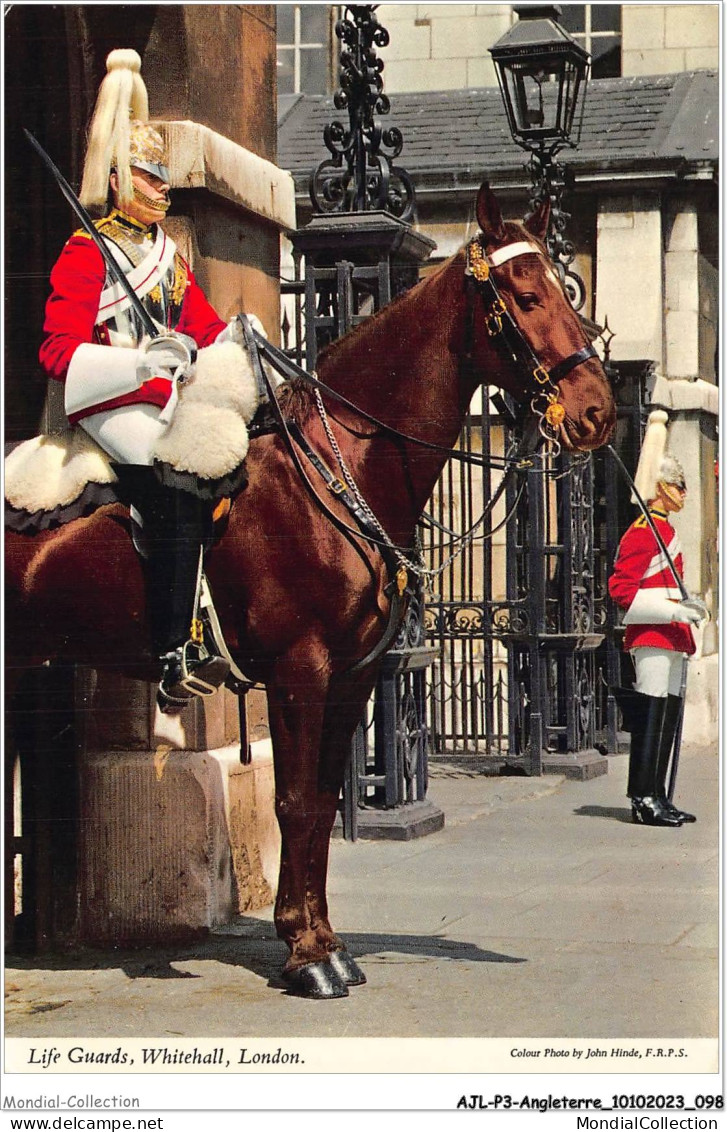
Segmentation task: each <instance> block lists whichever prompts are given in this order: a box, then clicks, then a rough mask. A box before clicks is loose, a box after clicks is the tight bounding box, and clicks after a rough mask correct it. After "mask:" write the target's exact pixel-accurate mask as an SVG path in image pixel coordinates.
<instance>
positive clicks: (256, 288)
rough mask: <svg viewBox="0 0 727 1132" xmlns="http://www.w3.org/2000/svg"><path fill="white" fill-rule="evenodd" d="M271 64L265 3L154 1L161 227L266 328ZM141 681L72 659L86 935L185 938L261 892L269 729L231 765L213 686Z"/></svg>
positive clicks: (273, 297) (152, 91) (266, 891)
mask: <svg viewBox="0 0 727 1132" xmlns="http://www.w3.org/2000/svg"><path fill="white" fill-rule="evenodd" d="M170 60H173V65H171V66H170ZM274 68H275V15H274V8H273V6H272V5H230V6H227V5H211V6H209V5H203V6H200V7H195V6H194V5H192V6H189V5H170V6H165V5H159V6H157V7H156V8H155V10H154V14H153V22H152V26H151V30H150V34H149V38H148V41H147V44H146V47H145V48H144V49H143V51H142V73H143V75H144V78H145V81H146V84H147V88H148V91H149V102H150V116H151V118H152V120H153V121H154V122H155V124H156V125H157V126H158V128H160V130H161V132H162V133H163V134H165V136H166V142H167V148H168V165H169V169H170V173H171V185H172V209H171V212H170V214H169V216H168V218H167V220H166V222H165V228H166V230H167V231H168V232H169V234H170V236H171V237H172V238H173V239H174V240H175V242H176V243H177V245H178V247H179V249H180V252H181V254H182V255H183V256H184V257H185V259H186V260H187V261H188V262H189V264H190V266H191V268H192V270H193V272H194V273H195V276H196V278H197V280H198V282H199V283H200V285H201V286H202V289H203V290H204V292H205V294H206V295H207V297H208V298H209V299H210V301H211V303H212V305H213V306H214V307H215V309H216V310H217V311H218V313H219V314H220V315H221V317H223V318H230V317H232V316H233V315H234V314H236V313H238V312H239V311H246V312H250V313H254V314H256V315H258V317H259V318H260V319H261V320H262V322H263V324H264V325H265V327H266V329H267V332H268V334H269V336H270V337H271V338H272V339H273V340H275V341H277V340H278V337H279V264H280V233H281V231H282V230H284V229H286V228H289V227H291V228H292V227H294V226H295V198H294V188H293V182H292V178H291V177H290V175H289V174H287V173H284V172H282V171H281V170H279V169H278V168H277V166H276V165H275V164H274V159H275V153H276V107H275V83H274V78H273V74H274ZM154 695H155V689H154V687H153V686H152V685H147V684H145V683H141V682H138V681H132V680H126V679H123V678H121V677H118V676H115V675H113V674H109V673H107V672H98V673H91V672H82V673H81V674H79V681H78V692H77V702H76V708H77V720H78V732H79V733H78V739H79V750H80V779H81V801H80V814H81V838H80V846H79V848H80V854H79V892H80V932H81V935H82V937H83V938H84V939H85V940H88V941H94V942H98V943H111V942H113V943H114V944H118V943H120V942H126V943H138V942H145V941H151V940H169V939H172V938H177V939H183V938H186V937H190V936H195V935H198V934H201V933H204V932H206V931H208V930H209V929H210V928H212V927H214V926H216V925H220V924H223V923H225V922H226V921H227V920H229V919H230V917H231V916H234V915H235V914H237V913H238V911H244V910H246V909H252V908H259V907H262V906H264V905H266V904H269V903H271V902H272V900H273V898H274V888H275V884H276V879H277V859H278V840H277V838H278V834H277V826H276V823H275V818H274V786H273V773H272V759H271V755H270V751H269V743H268V744H267V745H266V744H263V747H264V748H266V749H265V750H264V752H263V753H262V754H258V753H257V752H256V753H255V755H254V757H253V759H252V762H251V763H250V764H249V765H242V764H241V762H240V757H239V729H238V714H237V705H236V702H235V698H234V697H233V696H231V695H230V694H229V693H227V692H226V691H223V692H220V693H218V694H216V695H215V696H213V697H212V698H211V699H210V700H209V701H205V702H204V703H203V702H201V701H199V702H195V703H193V704H192V705H191V706H190V707H188V708H187V709H185V711H184V712H183V713H182V714H181V716H179V717H177V718H173V717H165V716H162V715H161V714H160V713H159V712H158V710H157V709H156V707H155V703H154ZM258 750H259V747H258Z"/></svg>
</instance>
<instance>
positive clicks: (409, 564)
mask: <svg viewBox="0 0 727 1132" xmlns="http://www.w3.org/2000/svg"><path fill="white" fill-rule="evenodd" d="M532 254H536V255H543V254H544V253H543V252H542V250H541V249H540V248H538V247H537V246H536V245H535V244H531V243H529V242H528V241H519V242H517V243H513V244H509V245H506V247H504V248H500V249H496V250H495V251H494V252H493V253H492V254H491V255H490V256H489V257H488V256H486V254H485V252H484V249H483V247H482V243H481V240H480V237H476V238H475V239H474V240H472V241H471V242H470V243H469V244H468V245H467V252H466V255H467V262H466V268H465V280H466V282H469V281H470V280H471V281H472V282H473V283H474V286H475V288H476V291H478V292H479V293H480V295H481V297H482V299H483V301H484V303H485V310H486V314H485V325H486V328H487V332H488V334H489V335H490V337H491V338H494V339H496V340H497V342H498V344H499V345H500V346H501V347H502V349H503V351H504V352H505V353H506V355H507V357H508V358H509V359H510V360H511V361H513V362H514V364H515V366H516V368H517V369H519V370H521V371H522V370H524V371H525V372H526V373H527V374H528V375H529V378H530V381H529V384H530V389H529V394H530V408H531V410H532V412H533V414H534V415H535V419H536V422H537V431H538V432H539V433H540V435H541V436H542V437H543V438H544V439H545V440H546V441H547V442H548V444H549V446H550V447H551V450H552V451H553V452H554V454H556V455H557V453H558V452H559V451H560V445H559V444H558V440H557V436H558V431H559V428H560V425H561V423H562V422H563V420H564V419H565V409H564V408H563V406H562V405H561V404H560V403H559V401H558V388H557V382H558V381H560V380H561V378H563V377H564V376H565V375H566V374H567V373H570V371H571V370H573V369H575V367H576V366H579V365H581V364H582V363H583V362H585V361H587V360H588V359H589V358H592V357H594V356H596V350H595V347H594V346H593V345H592V344H588V345H586V346H583V347H582V348H581V349H580V350H577V351H575V352H574V353H573V354H570V355H569V356H568V357H567V358H564V359H563V360H562V361H560V362H558V363H556V365H554V366H552V367H551V369H550V370H546V369H545V368H544V367H543V366H542V365H541V364H540V362H539V361H538V358H537V357H536V355H535V354H534V352H533V350H532V348H531V346H530V344H529V343H528V341H527V340H526V338H525V337H524V335H523V333H522V331H521V330H520V327H519V326H518V324H517V322H516V321H515V319H514V318H513V317H512V315H511V314H510V312H509V310H508V308H507V305H506V304H505V302H504V301H503V299H502V297H501V295H500V293H499V291H498V289H497V286H496V284H495V281H494V279H493V278H492V269H493V268H496V267H498V266H499V265H500V264H501V263H505V262H507V261H508V260H510V259H513V258H514V257H515V256H518V255H532ZM468 290H469V295H470V296H472V293H473V292H472V288H471V287H470V288H468ZM468 303H469V315H468V329H467V338H468V345H469V344H470V343H471V341H472V334H473V318H474V310H473V304H472V302H471V298H470V299H469V300H468ZM238 317H239V321H240V323H241V326H242V330H243V335H244V339H245V344H246V346H247V349H248V352H249V355H250V359H251V362H252V366H253V371H254V373H255V378H256V381H257V384H258V388H259V390H260V393H261V398H262V399H267V400H268V402H269V404H270V406H271V408H272V410H273V413H274V414H275V416H276V418H277V424H278V426H279V427H280V430H281V432H282V435H283V439H284V441H285V443H286V446H287V448H288V451H289V453H290V456H291V459H292V461H293V464H294V466H295V467H296V470H297V472H298V474H299V476H300V478H301V480H302V482H303V484H304V486H305V487H306V488H307V489H308V491H309V492H310V493H311V495H312V496H313V497H314V499H315V500H316V501H317V503H318V505H319V507H320V508H321V509H322V510H323V512H324V514H326V515H327V517H328V518H329V519H330V520H331V521H332V522H333V524H334V525H335V526H336V527H337V528H338V529H339V530H341V531H342V532H343V533H344V534H345V535H346V536H350V535H353V536H355V537H356V538H363V539H364V540H365V541H366V542H368V543H370V544H372V545H374V546H375V547H377V549H378V550H379V552H380V553H381V554H382V556H383V558H384V561H385V562H386V564H387V567H388V569H389V572H390V574H391V581H390V582H389V583H388V585H387V586H386V587H385V593H386V594H387V596H388V597H389V599H390V613H389V623H388V625H387V628H386V630H385V632H384V635H383V637H382V638H381V640H380V641H379V642H378V643H377V645H375V646H374V648H373V649H372V650H371V651H370V652H369V653H368V654H367V655H366V656H365V657H363V658H362V659H360V660H359V661H357V662H356V663H355V664H354V665H352V666H351V667H350V668H349V669H348V670H347V671H348V672H349V673H354V672H357V671H359V670H361V669H363V668H366V667H367V666H368V665H369V664H371V663H372V662H373V661H374V660H375V659H377V658H378V657H379V656H381V654H382V653H383V652H385V651H386V649H388V648H389V647H390V645H391V643H392V641H393V640H394V638H395V636H396V633H397V632H398V627H399V622H400V619H401V616H402V611H403V602H404V600H405V596H406V595H407V594H408V595H411V594H412V593H413V592H414V591H413V590H412V589H411V586H410V584H409V577H410V575H414V576H416V577H422V576H424V575H435V574H437V573H440V572H441V571H440V570H437V571H429V570H426V569H425V568H424V567H423V566H422V565H421V562H420V561H419V562H414V561H412V560H411V558H410V557H409V556H410V555H411V554H412V550H411V549H410V548H405V547H399V546H396V545H395V544H394V543H393V542H392V540H391V539H390V538H389V536H388V535H387V533H386V531H385V530H384V529H383V527H382V526H381V524H380V523H379V522H378V520H377V519H376V516H375V515H374V514H373V512H372V511H371V509H370V508H369V507H368V504H367V503H366V501H365V500H364V499H363V497H362V496H361V494H360V492H359V490H358V488H357V486H356V484H355V482H354V481H353V479H352V477H351V475H350V473H349V472H348V469H347V467H346V465H345V462H344V461H343V457H342V455H341V453H340V450H339V449H338V446H337V444H336V442H335V438H333V436H332V433H331V431H330V427H329V426H328V422H327V418H326V415H325V408H324V406H323V402H322V399H321V393H325V394H326V395H327V396H330V397H332V398H334V399H335V400H337V401H338V402H339V403H341V404H343V405H345V406H346V408H348V409H351V410H352V411H353V412H354V413H356V414H357V415H358V416H359V417H360V418H361V419H363V420H365V421H367V422H368V423H369V424H373V425H375V426H376V427H377V428H378V429H380V430H381V431H382V432H384V433H388V434H389V435H391V436H395V437H397V438H398V439H400V440H404V441H406V442H408V443H411V444H416V445H418V446H420V447H423V448H426V449H428V450H430V451H436V452H439V453H441V454H443V455H446V456H447V457H448V458H450V459H452V458H453V459H459V460H460V461H462V462H466V463H470V464H474V465H476V466H480V467H492V466H494V461H493V460H492V459H487V460H485V459H479V460H478V459H477V458H476V457H473V454H471V453H466V452H459V451H457V450H454V449H451V448H448V447H446V446H444V445H439V444H435V443H433V442H431V441H426V440H423V439H421V438H419V437H415V436H409V435H408V434H407V433H404V432H402V431H401V430H399V429H396V428H394V427H393V426H391V425H387V424H386V423H385V422H383V421H380V420H378V419H377V418H376V417H374V416H372V415H371V414H370V413H368V412H366V411H365V410H364V409H361V408H359V407H358V406H357V405H355V404H353V402H351V401H349V400H348V398H347V397H345V396H344V395H343V394H341V393H339V392H338V391H337V390H335V389H331V388H330V387H329V386H327V385H326V384H324V383H323V382H321V381H320V380H319V379H318V377H317V375H316V374H310V373H308V372H307V371H306V370H304V369H303V368H302V367H301V366H299V365H297V364H296V363H295V362H293V361H292V359H290V358H288V357H287V355H286V354H284V353H283V351H282V350H279V349H278V348H277V347H275V346H273V345H272V344H271V343H270V342H268V340H267V339H266V338H265V337H264V336H263V335H261V334H260V333H259V332H258V331H257V330H255V329H254V328H253V327H252V326H251V325H250V323H249V322H248V320H247V318H246V316H244V315H240V316H238ZM260 355H262V356H263V357H264V358H265V359H266V361H268V362H269V363H270V364H271V365H272V366H273V367H274V369H276V370H277V372H278V373H279V374H280V375H281V376H282V377H283V378H284V379H286V380H290V379H292V378H298V379H299V380H301V381H303V382H305V384H307V385H309V386H312V387H313V389H314V394H315V400H316V403H317V407H318V411H319V413H320V415H321V419H322V421H323V425H324V428H325V429H326V433H327V435H328V439H329V442H330V443H331V444H332V447H333V449H334V452H335V453H336V456H337V458H338V461H339V465H340V468H341V471H342V474H343V479H340V478H339V477H338V476H337V475H336V474H335V473H333V472H332V471H331V470H330V468H329V467H328V465H327V464H326V462H325V461H324V460H322V459H321V457H320V456H319V455H318V454H317V453H316V452H315V451H314V449H313V448H312V447H311V445H310V444H309V443H308V441H307V439H306V438H305V436H304V434H303V433H302V431H301V429H300V428H298V427H297V426H296V425H294V424H293V423H292V422H290V421H288V420H286V418H285V415H284V413H283V412H282V409H281V407H280V404H279V402H278V400H277V397H276V396H275V391H274V389H273V387H272V383H271V382H270V379H269V378H268V375H267V374H266V373H265V371H264V368H263V366H262V365H261V364H260ZM470 358H471V346H470V352H469V353H468V350H467V349H466V350H465V353H464V359H465V360H467V361H469V360H470ZM532 447H534V446H533V445H532V442H531V440H530V438H529V437H528V436H527V435H526V436H525V437H524V438H523V441H522V443H521V444H520V446H519V449H518V452H516V453H515V455H514V456H507V457H504V458H503V459H502V461H501V466H502V467H503V468H504V469H505V474H504V475H503V477H502V479H501V480H500V483H499V484H498V486H497V488H496V490H495V492H494V493H493V495H492V496H491V498H490V500H489V501H488V504H487V505H486V507H485V509H484V510H483V513H482V516H481V518H480V519H479V520H478V522H477V523H476V524H474V526H473V527H472V528H471V530H470V531H468V532H467V533H466V535H464V536H461V540H458V539H456V538H455V539H454V540H453V541H461V548H460V550H459V551H457V552H456V553H455V555H453V556H452V557H456V554H457V553H461V550H463V549H464V547H465V546H466V545H467V543H468V542H471V541H472V540H473V538H474V532H475V531H476V529H477V528H478V527H479V526H481V524H482V523H483V522H484V519H485V517H486V516H487V515H488V514H490V513H491V512H492V511H493V510H494V507H495V505H496V504H497V502H498V501H499V499H500V498H501V496H502V495H503V493H504V491H505V488H506V485H507V483H508V482H509V480H510V477H511V475H512V473H513V472H514V470H515V469H516V468H524V467H531V466H532V461H531V460H528V459H527V458H524V457H525V456H526V453H527V452H528V451H530V450H531V448H532ZM301 453H302V454H303V455H305V457H306V458H307V460H308V462H309V463H310V464H311V465H312V467H314V468H315V470H316V471H317V473H318V474H319V476H320V477H321V478H322V479H323V482H324V483H325V485H326V487H327V489H328V490H329V491H330V492H331V493H332V494H333V495H335V496H336V498H338V499H339V500H340V501H341V502H342V503H343V504H344V505H345V506H346V508H347V510H348V511H349V513H350V514H351V515H352V516H353V518H354V519H355V520H356V522H357V523H358V528H359V529H355V528H353V527H351V526H349V525H348V524H347V523H346V522H345V521H344V520H343V519H342V518H341V517H340V515H339V514H337V513H336V512H335V511H333V510H332V509H331V508H329V507H328V505H327V504H326V503H325V501H324V500H323V499H322V498H321V496H320V494H319V492H318V491H317V490H316V487H315V485H314V484H313V483H312V482H311V480H310V477H309V476H308V474H307V471H306V469H305V467H304V465H303V461H302V460H301V455H300V454H301ZM451 560H452V559H449V560H448V561H447V563H445V566H447V565H448V564H449V562H450V561H451Z"/></svg>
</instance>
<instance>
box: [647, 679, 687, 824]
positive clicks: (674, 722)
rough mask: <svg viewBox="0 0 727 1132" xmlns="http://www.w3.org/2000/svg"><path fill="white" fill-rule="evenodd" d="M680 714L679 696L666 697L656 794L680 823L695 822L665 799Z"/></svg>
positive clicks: (657, 768) (657, 765) (680, 702)
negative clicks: (667, 777)
mask: <svg viewBox="0 0 727 1132" xmlns="http://www.w3.org/2000/svg"><path fill="white" fill-rule="evenodd" d="M681 713H682V698H681V696H667V698H666V711H665V713H664V726H663V727H662V730H661V741H660V743H659V757H658V759H657V764H656V793H657V797H658V798H659V799H660V801H662V802H663V803H664V805H665V806H666V808H667V810H669V811H670V812H671V813H673V814H676V816H677V817H678V818H679V820H680V821H681V822H693V821H696V820H697V819H696V817H695V816H694V814H688V813H687V811H686V810H679V809H677V807H676V806H674V805H672V803H671V802H670V801H669V799H668V797H667V789H666V776H667V772H668V770H669V760H670V758H671V751H672V747H673V746H674V736H675V735H676V729H677V726H678V724H679V719H680V716H681Z"/></svg>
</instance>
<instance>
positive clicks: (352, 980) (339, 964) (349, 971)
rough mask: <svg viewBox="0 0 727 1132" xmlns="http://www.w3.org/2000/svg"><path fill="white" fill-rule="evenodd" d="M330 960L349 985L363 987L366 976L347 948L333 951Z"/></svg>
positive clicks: (334, 968)
mask: <svg viewBox="0 0 727 1132" xmlns="http://www.w3.org/2000/svg"><path fill="white" fill-rule="evenodd" d="M328 962H329V963H330V964H331V967H333V970H334V971H335V972H336V974H337V975H338V977H339V978H340V979H341V980H342V981H343V982H344V983H345V984H346V986H347V987H362V986H363V985H364V983H365V982H366V976H365V975H364V973H363V971H362V970H361V968H360V967H359V965H358V963H357V962H356V960H355V959H354V958H353V957H352V956H351V955H350V954H349V952H348V951H346V950H345V949H343V950H340V951H332V952H331V953H330V955H329V956H328Z"/></svg>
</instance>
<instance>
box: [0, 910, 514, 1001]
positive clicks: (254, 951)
mask: <svg viewBox="0 0 727 1132" xmlns="http://www.w3.org/2000/svg"><path fill="white" fill-rule="evenodd" d="M345 943H346V946H347V947H348V950H349V951H350V952H351V954H352V956H353V957H354V959H361V958H362V957H364V956H366V957H367V958H372V957H373V956H378V957H379V958H381V957H382V956H385V957H389V956H390V957H391V959H392V962H393V961H395V957H397V956H401V955H409V956H415V957H416V958H417V959H427V958H430V959H453V960H465V961H467V962H469V963H525V962H527V960H526V959H524V958H520V957H517V956H513V955H503V954H501V953H499V952H497V951H483V950H482V948H480V947H477V946H476V945H475V944H473V943H463V942H461V941H460V940H453V939H444V938H441V937H439V936H428V935H397V934H395V933H393V934H388V933H387V934H381V933H366V932H349V933H346V934H345ZM287 954H288V952H287V948H286V946H285V944H284V943H281V942H280V940H278V939H277V937H276V935H275V929H274V928H273V926H272V924H270V923H269V922H268V921H266V920H259V919H256V918H255V917H253V916H245V917H242V918H241V919H240V920H238V921H237V922H236V925H235V932H234V934H232V933H229V934H224V932H216V933H215V934H214V935H211V936H208V937H207V938H205V939H204V940H199V941H196V942H193V943H189V944H181V945H179V946H176V947H175V946H173V945H172V946H156V947H141V948H137V949H134V950H131V949H121V948H118V949H113V950H105V951H102V950H97V949H95V948H91V947H83V948H76V949H74V950H72V951H67V952H63V953H59V952H55V953H52V954H41V955H8V956H7V957H6V962H5V968H6V971H8V972H9V971H12V970H18V971H27V970H33V971H43V970H47V971H64V970H68V971H84V970H85V971H101V970H112V969H113V970H117V969H120V970H122V971H123V972H124V974H125V975H126V976H127V977H128V978H129V979H198V978H201V977H202V976H201V975H199V974H195V973H194V972H192V971H182V970H179V969H178V968H177V967H175V966H174V964H176V963H188V962H191V961H205V960H209V961H212V962H216V963H226V964H228V965H229V966H232V967H244V968H246V969H247V970H248V971H251V972H252V973H253V974H255V975H258V976H259V977H261V978H266V979H267V980H268V984H269V985H270V986H273V987H280V988H283V987H285V986H286V984H285V983H284V982H283V981H282V979H281V978H280V972H281V970H282V967H283V964H284V962H285V959H286V956H287Z"/></svg>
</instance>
